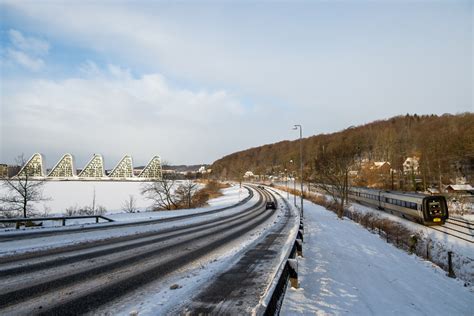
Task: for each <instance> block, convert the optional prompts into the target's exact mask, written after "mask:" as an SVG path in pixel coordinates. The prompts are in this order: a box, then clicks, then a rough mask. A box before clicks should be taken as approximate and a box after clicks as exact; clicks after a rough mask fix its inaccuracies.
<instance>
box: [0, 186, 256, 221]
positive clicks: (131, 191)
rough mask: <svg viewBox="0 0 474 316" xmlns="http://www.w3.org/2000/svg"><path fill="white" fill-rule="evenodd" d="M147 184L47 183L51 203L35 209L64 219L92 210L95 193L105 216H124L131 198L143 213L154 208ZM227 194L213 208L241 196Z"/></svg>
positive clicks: (0, 192) (2, 190) (1, 191)
mask: <svg viewBox="0 0 474 316" xmlns="http://www.w3.org/2000/svg"><path fill="white" fill-rule="evenodd" d="M179 183H180V181H176V185H178V184H179ZM144 184H145V183H144V182H112V181H109V182H106V181H83V182H80V181H47V182H45V184H44V187H43V196H44V197H45V198H47V199H48V200H46V201H41V202H38V203H34V204H33V205H34V208H35V209H36V212H37V213H38V214H41V215H53V214H61V215H62V214H64V213H65V211H66V209H67V208H70V207H79V208H80V207H85V206H91V205H92V201H93V198H94V192H95V205H96V207H99V206H103V207H105V209H106V214H114V213H123V210H122V209H123V204H124V202H125V201H127V200H128V199H129V196H130V195H132V196H133V197H134V198H135V201H136V207H137V208H138V210H139V211H140V212H144V211H147V210H148V209H149V208H150V206H151V205H152V201H151V200H149V199H146V198H145V197H144V196H143V195H142V194H141V193H140V191H141V188H142V187H143V185H144ZM199 186H200V187H201V186H202V185H201V184H199ZM5 192H6V189H5V188H4V187H2V186H0V195H3V194H4V193H5ZM225 192H226V197H225V198H223V199H219V200H217V201H215V202H211V203H210V205H214V204H216V203H218V204H219V203H222V202H226V201H227V202H230V201H231V200H236V199H238V196H239V192H237V191H235V192H234V191H232V190H231V191H225ZM242 194H247V190H245V189H242V190H241V197H242V196H243V195H242Z"/></svg>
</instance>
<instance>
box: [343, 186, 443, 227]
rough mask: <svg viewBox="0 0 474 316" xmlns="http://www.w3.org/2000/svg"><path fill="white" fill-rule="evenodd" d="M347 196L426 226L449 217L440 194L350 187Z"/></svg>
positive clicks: (438, 223)
mask: <svg viewBox="0 0 474 316" xmlns="http://www.w3.org/2000/svg"><path fill="white" fill-rule="evenodd" d="M348 197H349V198H350V199H352V200H355V201H357V202H361V203H363V204H368V205H370V206H375V207H377V208H378V209H380V210H385V211H388V212H391V213H396V214H399V215H400V216H402V217H403V218H407V219H410V220H413V221H415V222H418V223H420V224H423V225H427V226H431V225H443V224H444V223H445V222H446V220H447V219H448V218H449V212H448V205H447V203H446V198H445V197H444V196H442V195H424V194H418V193H406V192H395V191H384V190H375V189H368V188H358V187H351V188H349V190H348Z"/></svg>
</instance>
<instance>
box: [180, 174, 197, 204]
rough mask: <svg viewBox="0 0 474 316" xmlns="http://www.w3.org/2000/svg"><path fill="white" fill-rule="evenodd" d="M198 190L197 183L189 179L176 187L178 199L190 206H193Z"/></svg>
mask: <svg viewBox="0 0 474 316" xmlns="http://www.w3.org/2000/svg"><path fill="white" fill-rule="evenodd" d="M196 191H197V183H195V182H194V181H192V180H187V181H185V182H184V183H182V184H180V185H179V186H178V187H177V188H176V195H177V199H178V200H179V201H180V202H181V203H186V205H187V207H188V208H191V207H192V201H193V196H194V194H195V193H196Z"/></svg>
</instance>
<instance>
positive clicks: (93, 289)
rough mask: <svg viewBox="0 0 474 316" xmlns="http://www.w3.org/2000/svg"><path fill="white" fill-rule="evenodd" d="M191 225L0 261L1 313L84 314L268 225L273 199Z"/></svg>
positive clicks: (268, 196) (261, 193) (262, 195)
mask: <svg viewBox="0 0 474 316" xmlns="http://www.w3.org/2000/svg"><path fill="white" fill-rule="evenodd" d="M254 190H256V192H258V194H259V199H258V201H257V202H256V203H255V204H253V205H251V206H249V207H247V208H245V209H244V210H242V211H239V212H237V213H233V214H231V215H226V216H220V217H218V218H217V219H215V220H212V221H210V220H205V221H201V222H198V223H193V224H190V225H186V226H182V227H177V228H172V229H171V228H170V229H163V230H160V231H155V232H149V233H146V234H139V235H133V236H126V237H121V238H114V239H111V240H107V241H106V242H104V241H99V242H93V243H89V244H87V245H81V247H77V246H72V247H63V248H59V249H55V250H49V251H42V252H40V253H36V254H34V253H33V254H28V255H21V256H16V257H9V258H6V259H3V260H0V314H22V315H23V314H31V313H33V314H45V315H46V314H61V315H68V314H75V315H76V314H83V313H90V312H93V311H94V310H96V309H98V308H99V307H103V306H106V305H107V304H108V303H110V302H112V301H114V300H117V299H120V298H121V297H122V296H124V295H127V294H129V293H131V292H133V291H135V290H136V289H138V288H140V287H143V286H145V285H147V284H150V283H152V282H156V281H158V280H162V279H163V278H166V276H167V275H169V274H171V273H172V272H174V271H176V270H178V269H183V268H185V267H186V266H188V265H190V264H192V263H193V262H195V261H196V260H199V259H200V258H203V257H205V256H208V255H209V254H212V253H213V252H215V251H216V250H217V249H220V248H222V247H225V246H226V245H228V244H229V243H232V242H233V241H235V240H236V239H238V238H239V237H242V236H244V235H245V234H247V233H249V232H251V231H252V230H254V229H255V228H256V227H258V226H260V225H261V224H263V223H265V222H266V221H268V220H269V219H270V218H272V217H273V216H274V215H275V212H276V210H265V202H266V201H267V200H270V199H274V197H272V196H271V194H270V193H268V192H267V191H265V190H259V189H256V188H254Z"/></svg>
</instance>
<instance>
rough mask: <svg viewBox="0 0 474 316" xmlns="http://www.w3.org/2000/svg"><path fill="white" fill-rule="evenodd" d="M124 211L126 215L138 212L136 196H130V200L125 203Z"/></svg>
mask: <svg viewBox="0 0 474 316" xmlns="http://www.w3.org/2000/svg"><path fill="white" fill-rule="evenodd" d="M122 210H123V211H124V212H126V213H135V212H136V211H137V210H138V208H137V200H136V199H135V196H134V195H132V194H130V195H129V196H128V200H125V201H124V202H123V204H122Z"/></svg>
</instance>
